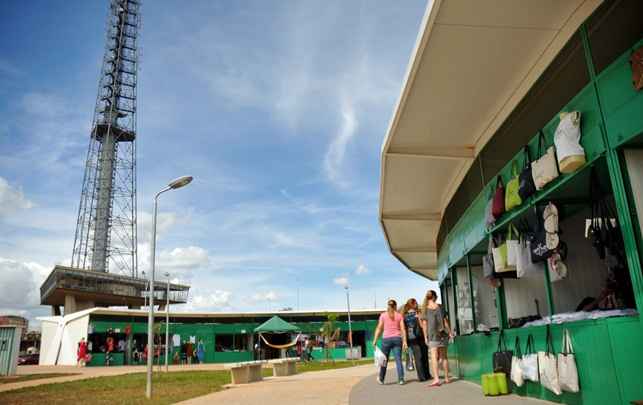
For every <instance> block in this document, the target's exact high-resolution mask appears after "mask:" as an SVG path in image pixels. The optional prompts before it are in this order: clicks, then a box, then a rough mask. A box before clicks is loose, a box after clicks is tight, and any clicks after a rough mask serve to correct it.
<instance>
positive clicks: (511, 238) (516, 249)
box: [507, 224, 520, 270]
mask: <svg viewBox="0 0 643 405" xmlns="http://www.w3.org/2000/svg"><path fill="white" fill-rule="evenodd" d="M508 228H509V230H508V231H507V266H511V267H513V269H514V270H517V269H516V266H517V264H518V255H519V254H520V241H519V238H520V234H519V233H518V230H517V229H516V227H515V226H514V225H513V224H509V227H508Z"/></svg>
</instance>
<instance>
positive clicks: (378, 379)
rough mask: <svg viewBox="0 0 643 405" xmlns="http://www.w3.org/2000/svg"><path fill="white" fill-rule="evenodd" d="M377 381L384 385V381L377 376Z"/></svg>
mask: <svg viewBox="0 0 643 405" xmlns="http://www.w3.org/2000/svg"><path fill="white" fill-rule="evenodd" d="M377 383H378V384H379V385H384V381H382V380H380V378H379V377H377Z"/></svg>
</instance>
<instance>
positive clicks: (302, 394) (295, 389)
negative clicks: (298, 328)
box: [180, 365, 373, 405]
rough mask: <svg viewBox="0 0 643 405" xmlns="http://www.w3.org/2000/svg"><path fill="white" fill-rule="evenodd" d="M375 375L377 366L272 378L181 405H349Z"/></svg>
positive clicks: (194, 399) (191, 400)
mask: <svg viewBox="0 0 643 405" xmlns="http://www.w3.org/2000/svg"><path fill="white" fill-rule="evenodd" d="M372 373H373V366H372V365H366V366H357V367H349V368H341V369H336V370H327V371H311V372H308V373H302V374H297V375H294V376H289V377H269V378H266V379H264V380H263V381H262V382H257V383H251V384H244V385H238V386H235V387H232V388H230V389H227V390H224V391H219V392H215V393H213V394H209V395H205V396H202V397H198V398H193V399H190V400H187V401H184V402H181V403H180V404H183V405H185V404H197V405H198V404H214V403H216V404H226V405H257V404H262V405H272V404H278V405H348V397H349V395H350V391H351V388H352V387H353V386H354V385H355V384H357V383H359V382H360V381H362V379H363V378H364V377H366V376H368V375H370V374H372Z"/></svg>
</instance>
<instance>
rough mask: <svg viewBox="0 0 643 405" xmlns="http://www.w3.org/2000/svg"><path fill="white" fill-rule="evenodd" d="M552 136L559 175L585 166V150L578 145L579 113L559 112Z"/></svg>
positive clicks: (579, 135) (579, 133)
mask: <svg viewBox="0 0 643 405" xmlns="http://www.w3.org/2000/svg"><path fill="white" fill-rule="evenodd" d="M559 116H560V122H559V123H558V127H557V128H556V132H555V134H554V144H555V145H556V155H557V157H558V167H559V168H560V172H561V173H572V172H574V171H576V169H578V168H579V167H581V166H582V165H584V164H585V149H583V147H582V146H581V145H580V137H581V132H580V112H578V111H572V112H561V113H560V115H559Z"/></svg>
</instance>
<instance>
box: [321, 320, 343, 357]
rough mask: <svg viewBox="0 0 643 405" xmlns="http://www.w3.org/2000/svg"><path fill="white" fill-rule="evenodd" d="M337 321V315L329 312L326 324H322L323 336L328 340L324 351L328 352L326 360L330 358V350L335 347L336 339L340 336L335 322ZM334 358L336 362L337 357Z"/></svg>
mask: <svg viewBox="0 0 643 405" xmlns="http://www.w3.org/2000/svg"><path fill="white" fill-rule="evenodd" d="M336 321H337V315H335V314H328V317H327V318H326V322H324V324H323V325H322V336H323V337H324V341H325V342H326V346H325V347H324V351H325V353H326V361H328V360H330V350H331V349H334V348H335V341H336V340H337V337H338V336H339V328H338V327H337V324H336V323H335V322H336ZM332 360H333V363H334V362H335V359H332Z"/></svg>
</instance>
